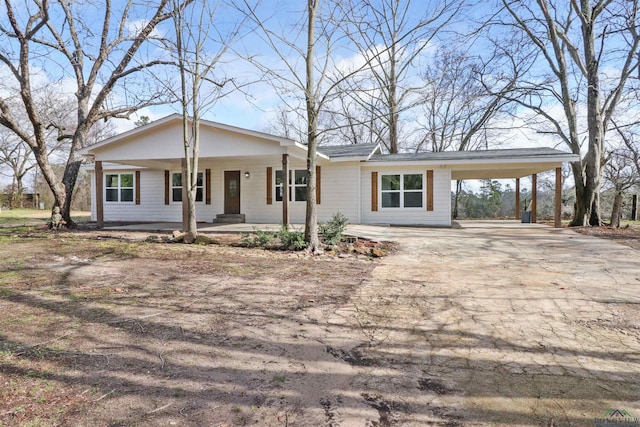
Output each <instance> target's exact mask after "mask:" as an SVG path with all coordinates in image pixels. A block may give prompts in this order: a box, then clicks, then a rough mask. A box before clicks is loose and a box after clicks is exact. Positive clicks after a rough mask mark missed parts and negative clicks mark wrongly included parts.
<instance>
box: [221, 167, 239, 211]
mask: <svg viewBox="0 0 640 427" xmlns="http://www.w3.org/2000/svg"><path fill="white" fill-rule="evenodd" d="M224 213H226V214H239V213H240V171H224Z"/></svg>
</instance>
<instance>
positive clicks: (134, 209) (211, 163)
mask: <svg viewBox="0 0 640 427" xmlns="http://www.w3.org/2000/svg"><path fill="white" fill-rule="evenodd" d="M267 167H271V168H272V173H273V174H274V176H273V179H272V184H273V186H274V187H273V188H272V190H271V191H272V198H273V202H272V204H270V205H267V191H266V182H267V177H266V173H267ZM289 167H290V168H291V169H304V168H305V163H304V162H303V161H299V160H296V159H291V162H290V166H289ZM281 168H282V163H281V157H280V156H279V155H278V156H263V157H259V158H256V157H253V158H249V159H248V160H238V159H236V160H211V159H203V160H202V161H201V163H200V170H201V171H203V172H204V171H205V169H211V204H210V205H207V204H205V202H204V201H203V202H198V205H197V219H198V221H201V222H211V221H213V219H214V218H215V217H216V214H220V213H223V212H224V172H225V171H233V170H238V171H240V181H241V185H240V194H241V198H240V212H241V213H243V214H245V217H246V221H247V222H249V223H257V224H259V223H265V224H277V223H280V222H281V221H282V202H278V201H276V200H275V171H276V170H279V169H281ZM426 170H427V168H426V167H422V166H420V167H416V166H397V167H389V166H384V165H383V166H361V164H360V163H357V162H354V163H342V164H339V165H331V164H329V165H323V166H322V167H321V187H322V188H321V190H322V192H321V203H320V205H318V220H319V221H326V220H328V219H329V218H330V217H331V216H332V215H333V214H334V213H335V212H341V213H342V214H344V215H345V216H346V217H347V218H348V219H349V222H350V223H352V224H358V223H363V224H407V225H411V224H424V225H437V226H450V225H451V171H450V170H449V169H434V182H433V204H434V210H433V211H427V210H426V205H425V207H423V208H415V209H400V208H394V209H389V208H387V209H385V208H382V207H380V206H379V207H378V211H377V212H374V211H372V210H371V172H372V171H377V172H378V179H380V175H382V174H392V173H422V174H425V177H426ZM118 172H131V169H123V170H117V169H113V170H112V169H109V170H108V171H105V172H104V173H118ZM172 172H178V171H172ZM245 172H249V174H250V178H248V179H247V178H245V177H244V174H245ZM379 188H380V187H378V189H379ZM102 191H103V192H104V189H103V190H102ZM91 196H92V200H91V218H92V219H93V220H95V219H96V214H95V174H94V173H91ZM102 196H103V197H104V193H103V195H102ZM378 199H379V200H380V195H379V194H378ZM205 200H206V199H205ZM289 207H290V219H291V223H293V224H303V223H304V219H305V209H306V203H305V202H290V204H289ZM104 220H105V221H132V222H138V221H167V222H181V221H182V205H181V203H179V202H178V203H174V202H171V203H170V204H169V205H165V204H164V170H152V169H141V170H140V204H139V205H136V204H135V203H113V202H104Z"/></svg>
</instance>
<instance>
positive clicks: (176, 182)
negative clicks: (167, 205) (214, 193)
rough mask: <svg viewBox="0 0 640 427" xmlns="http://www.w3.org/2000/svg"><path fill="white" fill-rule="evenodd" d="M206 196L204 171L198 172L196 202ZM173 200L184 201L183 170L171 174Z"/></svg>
mask: <svg viewBox="0 0 640 427" xmlns="http://www.w3.org/2000/svg"><path fill="white" fill-rule="evenodd" d="M203 196H204V177H203V174H202V172H198V179H197V181H196V202H201V201H202V200H203ZM171 200H173V201H174V202H182V172H173V173H172V174H171Z"/></svg>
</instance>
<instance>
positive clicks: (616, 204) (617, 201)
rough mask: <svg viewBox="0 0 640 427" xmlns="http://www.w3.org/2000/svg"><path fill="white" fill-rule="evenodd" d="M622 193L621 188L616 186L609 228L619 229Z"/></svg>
mask: <svg viewBox="0 0 640 427" xmlns="http://www.w3.org/2000/svg"><path fill="white" fill-rule="evenodd" d="M623 196H624V193H623V191H622V189H621V188H618V186H617V185H616V190H615V196H614V198H613V206H612V208H611V226H612V227H614V228H618V227H620V218H621V217H622V201H623Z"/></svg>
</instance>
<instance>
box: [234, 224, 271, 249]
mask: <svg viewBox="0 0 640 427" xmlns="http://www.w3.org/2000/svg"><path fill="white" fill-rule="evenodd" d="M241 239H242V243H243V244H245V245H246V246H248V247H250V248H266V247H267V246H269V245H271V244H272V243H273V241H274V240H275V239H276V235H275V233H274V232H272V231H264V230H259V229H257V228H254V229H253V233H243V234H242V235H241Z"/></svg>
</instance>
